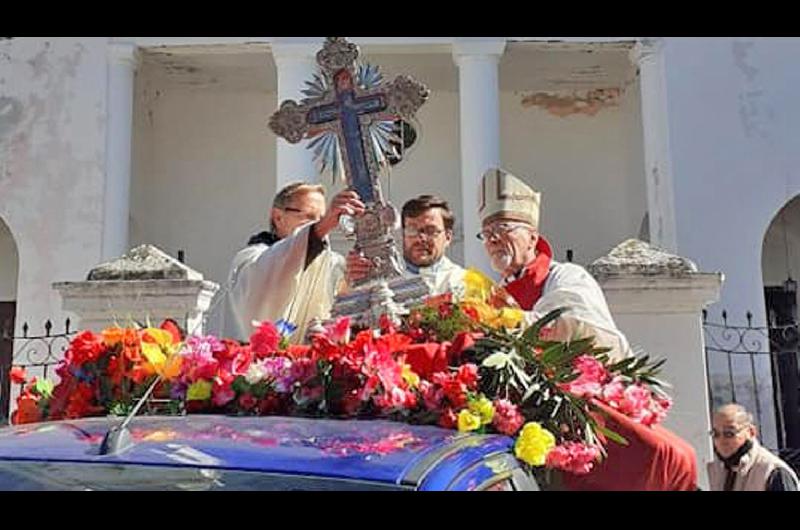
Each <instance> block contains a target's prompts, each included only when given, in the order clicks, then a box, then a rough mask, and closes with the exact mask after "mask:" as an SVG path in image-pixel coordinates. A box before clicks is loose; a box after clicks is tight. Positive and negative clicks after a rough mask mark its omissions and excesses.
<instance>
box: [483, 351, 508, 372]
mask: <svg viewBox="0 0 800 530" xmlns="http://www.w3.org/2000/svg"><path fill="white" fill-rule="evenodd" d="M510 360H511V355H509V354H508V353H505V352H502V351H498V352H495V353H493V354H491V355H490V356H488V357H487V358H486V359H484V360H483V362H482V363H481V366H486V367H487V368H494V369H496V370H500V369H502V368H505V366H506V365H507V364H508V363H509V362H510Z"/></svg>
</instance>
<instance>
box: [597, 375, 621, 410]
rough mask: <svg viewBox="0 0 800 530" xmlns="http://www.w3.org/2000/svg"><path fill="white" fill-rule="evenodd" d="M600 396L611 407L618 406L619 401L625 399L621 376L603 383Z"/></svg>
mask: <svg viewBox="0 0 800 530" xmlns="http://www.w3.org/2000/svg"><path fill="white" fill-rule="evenodd" d="M601 398H602V400H603V401H605V402H606V403H608V404H609V405H611V406H612V407H614V408H619V405H620V403H621V402H622V401H623V400H624V399H625V383H623V381H622V378H621V377H619V376H617V377H615V378H614V379H612V380H611V382H610V383H608V384H607V385H605V386H604V387H603V391H602V393H601Z"/></svg>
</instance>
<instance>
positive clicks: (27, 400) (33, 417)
mask: <svg viewBox="0 0 800 530" xmlns="http://www.w3.org/2000/svg"><path fill="white" fill-rule="evenodd" d="M39 399H40V398H39V396H34V395H32V394H22V395H21V396H20V397H19V398H18V399H17V410H15V411H14V413H13V414H11V423H12V424H14V425H22V424H23V423H36V422H37V421H42V411H41V410H39Z"/></svg>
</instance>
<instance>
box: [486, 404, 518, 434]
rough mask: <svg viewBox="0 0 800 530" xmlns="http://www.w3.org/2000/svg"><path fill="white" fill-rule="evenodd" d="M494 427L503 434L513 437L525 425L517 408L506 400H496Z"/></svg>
mask: <svg viewBox="0 0 800 530" xmlns="http://www.w3.org/2000/svg"><path fill="white" fill-rule="evenodd" d="M492 423H493V424H494V427H495V428H496V429H497V430H498V431H500V432H501V433H503V434H507V435H509V436H513V435H514V434H516V432H517V431H518V430H519V429H520V427H522V424H523V423H525V418H524V416H522V414H521V413H520V411H519V407H517V406H516V405H514V404H513V403H511V402H510V401H509V400H507V399H496V400H495V401H494V418H493V419H492Z"/></svg>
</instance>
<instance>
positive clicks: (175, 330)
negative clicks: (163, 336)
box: [159, 318, 183, 344]
mask: <svg viewBox="0 0 800 530" xmlns="http://www.w3.org/2000/svg"><path fill="white" fill-rule="evenodd" d="M159 327H160V328H161V329H163V330H164V331H166V332H168V333H169V334H170V335H172V342H173V344H178V343H179V342H181V341H182V340H183V332H181V328H180V326H179V325H178V323H177V322H175V321H174V320H173V319H171V318H168V319H166V320H165V321H164V322H162V323H161V326H159Z"/></svg>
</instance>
